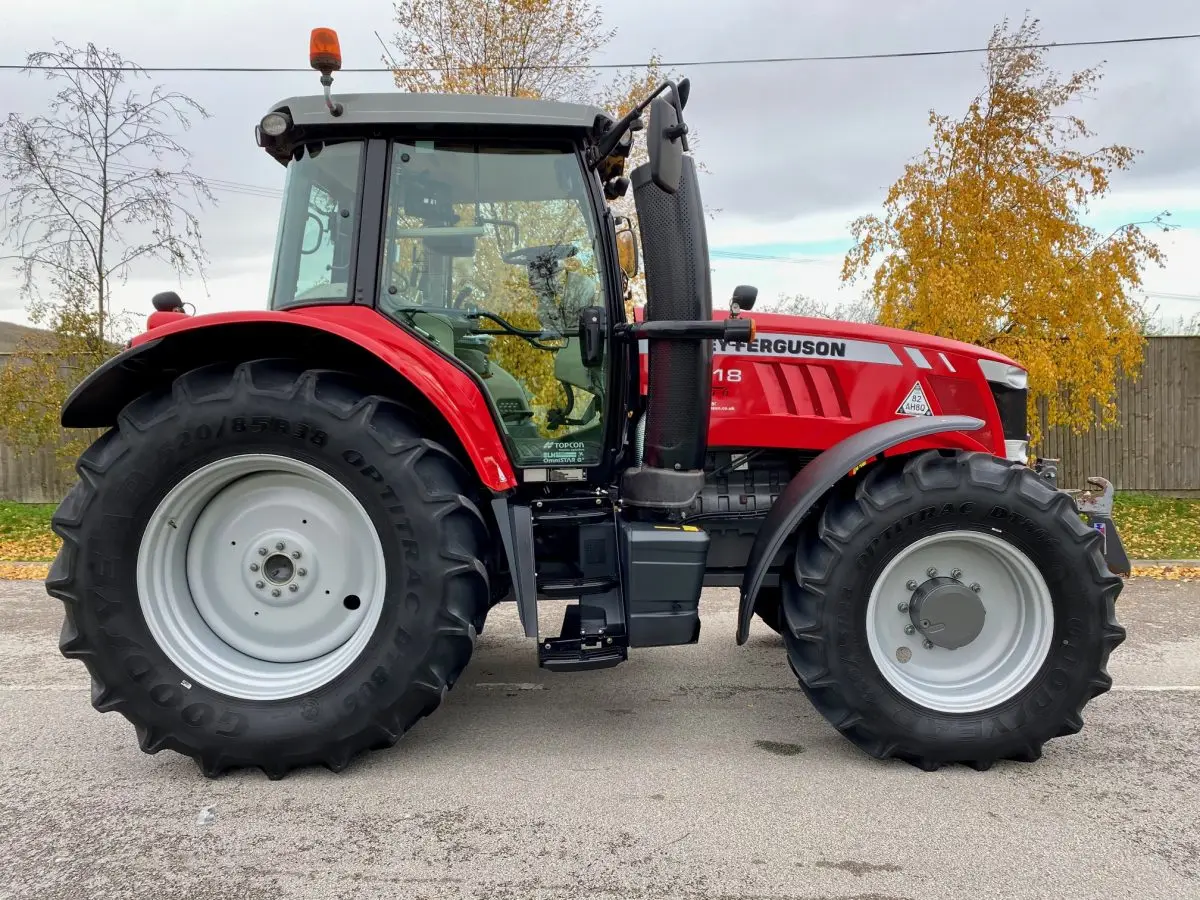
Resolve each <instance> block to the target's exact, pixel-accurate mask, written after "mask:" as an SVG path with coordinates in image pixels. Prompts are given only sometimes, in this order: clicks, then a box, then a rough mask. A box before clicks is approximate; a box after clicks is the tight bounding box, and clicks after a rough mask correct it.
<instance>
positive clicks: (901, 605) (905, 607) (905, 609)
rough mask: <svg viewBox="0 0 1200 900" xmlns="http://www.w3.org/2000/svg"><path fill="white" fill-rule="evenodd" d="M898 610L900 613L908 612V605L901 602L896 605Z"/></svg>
mask: <svg viewBox="0 0 1200 900" xmlns="http://www.w3.org/2000/svg"><path fill="white" fill-rule="evenodd" d="M896 609H898V610H900V612H908V604H907V603H905V602H903V601H901V602H899V603H897V604H896Z"/></svg>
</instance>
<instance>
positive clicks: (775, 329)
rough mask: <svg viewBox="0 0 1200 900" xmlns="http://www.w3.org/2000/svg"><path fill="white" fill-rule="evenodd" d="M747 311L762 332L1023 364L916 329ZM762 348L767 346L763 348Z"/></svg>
mask: <svg viewBox="0 0 1200 900" xmlns="http://www.w3.org/2000/svg"><path fill="white" fill-rule="evenodd" d="M727 315H728V313H727V312H726V311H724V310H721V311H720V312H716V311H714V314H713V318H714V319H723V318H725V317H726V316H727ZM747 315H750V316H751V317H752V318H753V319H754V322H755V324H756V325H757V331H758V334H759V335H764V336H765V335H768V334H800V335H812V336H821V337H830V338H834V339H844V340H848V341H853V340H858V341H869V342H872V343H877V344H887V345H889V346H892V347H894V348H897V349H901V348H912V349H915V350H920V351H922V352H924V353H930V354H934V355H936V354H938V353H952V354H955V355H956V356H971V357H975V358H976V359H987V360H992V361H994V362H997V363H1001V364H1003V365H1007V366H1014V367H1016V368H1024V367H1023V366H1021V364H1020V363H1019V362H1017V361H1015V360H1013V359H1010V358H1009V357H1007V356H1005V355H1004V354H1003V353H997V352H995V351H994V350H989V349H987V348H986V347H980V346H978V345H976V344H968V343H965V342H964V341H955V340H951V339H950V338H943V337H938V336H937V335H932V334H923V333H921V332H919V331H905V330H903V329H900V328H888V327H885V326H883V325H865V324H860V323H858V322H842V321H838V320H836V319H820V318H813V317H811V316H789V315H783V314H781V313H768V312H762V313H759V312H755V313H748V314H747ZM765 350H767V348H764V351H765ZM918 365H919V363H918Z"/></svg>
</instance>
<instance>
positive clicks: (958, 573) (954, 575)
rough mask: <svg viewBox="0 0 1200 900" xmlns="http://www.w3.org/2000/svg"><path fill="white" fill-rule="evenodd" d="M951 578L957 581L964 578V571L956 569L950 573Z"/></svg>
mask: <svg viewBox="0 0 1200 900" xmlns="http://www.w3.org/2000/svg"><path fill="white" fill-rule="evenodd" d="M950 577H951V578H955V579H957V578H962V569H955V570H954V571H953V572H951V573H950Z"/></svg>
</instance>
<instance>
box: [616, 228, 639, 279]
mask: <svg viewBox="0 0 1200 900" xmlns="http://www.w3.org/2000/svg"><path fill="white" fill-rule="evenodd" d="M617 259H618V261H619V262H620V264H621V271H622V272H624V273H625V274H626V275H627V276H628V277H629V278H631V279H633V278H636V277H637V274H638V271H639V269H638V247H637V236H636V235H634V233H633V224H632V223H631V222H630V221H629V220H628V219H626V218H625V217H624V216H621V217H620V218H618V219H617Z"/></svg>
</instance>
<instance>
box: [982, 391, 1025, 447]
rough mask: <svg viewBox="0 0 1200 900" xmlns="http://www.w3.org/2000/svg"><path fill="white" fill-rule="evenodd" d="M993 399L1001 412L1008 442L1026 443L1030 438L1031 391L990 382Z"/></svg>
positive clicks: (1001, 419)
mask: <svg viewBox="0 0 1200 900" xmlns="http://www.w3.org/2000/svg"><path fill="white" fill-rule="evenodd" d="M988 387H990V388H991V389H992V399H994V400H995V401H996V408H997V409H998V410H999V411H1000V424H1001V425H1002V426H1003V428H1004V439H1005V440H1006V441H1024V440H1026V439H1027V438H1028V437H1029V407H1028V400H1029V391H1028V390H1026V389H1025V388H1013V387H1009V386H1008V385H1006V384H1000V383H999V382H996V381H989V382H988Z"/></svg>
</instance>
